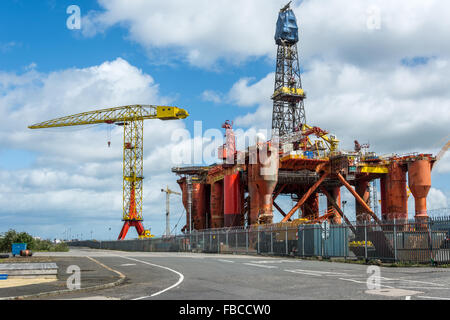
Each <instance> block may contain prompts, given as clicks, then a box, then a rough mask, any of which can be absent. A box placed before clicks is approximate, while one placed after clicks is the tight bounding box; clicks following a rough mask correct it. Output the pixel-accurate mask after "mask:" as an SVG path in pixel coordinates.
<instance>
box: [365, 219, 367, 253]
mask: <svg viewBox="0 0 450 320" xmlns="http://www.w3.org/2000/svg"><path fill="white" fill-rule="evenodd" d="M364 258H365V259H366V261H367V220H364Z"/></svg>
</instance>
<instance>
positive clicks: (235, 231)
mask: <svg viewBox="0 0 450 320" xmlns="http://www.w3.org/2000/svg"><path fill="white" fill-rule="evenodd" d="M234 233H235V234H236V252H237V248H238V233H237V229H236V230H234Z"/></svg>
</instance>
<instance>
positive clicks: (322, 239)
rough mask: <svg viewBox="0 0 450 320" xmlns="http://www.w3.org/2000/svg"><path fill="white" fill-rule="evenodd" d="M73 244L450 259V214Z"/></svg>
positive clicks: (416, 260)
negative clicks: (375, 221) (410, 219)
mask: <svg viewBox="0 0 450 320" xmlns="http://www.w3.org/2000/svg"><path fill="white" fill-rule="evenodd" d="M69 244H70V245H71V246H85V247H90V248H96V249H109V250H122V251H147V252H204V253H232V254H253V255H256V254H259V255H273V256H299V257H323V258H332V257H340V258H344V259H366V260H374V259H379V260H381V261H383V262H414V263H430V262H431V263H433V264H448V263H450V217H437V218H433V219H429V220H428V221H427V222H422V223H417V222H414V221H403V222H398V221H395V220H394V221H392V222H389V223H384V224H381V225H379V224H375V223H374V222H370V223H369V222H366V223H356V222H355V223H352V224H351V225H346V224H339V225H338V224H330V223H328V222H324V223H322V224H300V225H297V226H292V225H282V224H277V225H260V226H251V227H248V228H227V229H211V230H204V231H194V232H192V233H191V234H184V235H180V236H173V237H163V238H153V239H144V240H122V241H78V242H70V243H69Z"/></svg>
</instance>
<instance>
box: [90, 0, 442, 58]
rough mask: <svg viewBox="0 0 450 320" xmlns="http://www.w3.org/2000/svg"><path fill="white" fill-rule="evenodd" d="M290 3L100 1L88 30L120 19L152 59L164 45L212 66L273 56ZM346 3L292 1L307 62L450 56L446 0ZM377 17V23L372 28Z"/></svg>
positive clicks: (103, 28) (178, 55) (105, 27)
mask: <svg viewBox="0 0 450 320" xmlns="http://www.w3.org/2000/svg"><path fill="white" fill-rule="evenodd" d="M285 3H286V1H284V0H276V1H273V0H247V1H244V2H242V1H228V0H217V1H213V2H211V1H207V0H194V1H180V0H168V1H164V2H156V1H126V0H99V4H100V6H101V7H102V8H103V10H102V11H91V12H89V13H88V14H87V15H86V16H85V17H84V18H83V20H84V21H83V30H82V31H83V32H84V34H85V35H86V36H93V35H95V34H97V33H99V32H107V30H108V28H110V27H112V26H115V25H120V26H122V27H124V28H126V29H127V30H128V32H129V39H131V40H132V41H135V42H137V43H139V44H141V45H142V46H144V47H145V48H147V49H148V50H149V54H150V56H151V57H152V58H153V59H156V58H157V57H158V56H160V55H157V54H155V52H158V50H171V49H174V50H172V51H171V53H172V54H174V53H176V54H175V55H176V58H175V59H181V60H185V61H188V62H189V63H191V64H193V65H196V66H200V67H211V65H213V64H215V63H216V62H217V61H221V60H224V61H227V62H231V63H239V62H242V61H245V60H247V59H250V58H252V57H261V56H266V57H271V58H273V55H274V48H273V46H274V40H273V35H274V32H275V22H276V19H277V13H278V10H279V9H280V8H281V7H282V6H283V5H285ZM343 5H344V4H343V2H342V1H341V0H322V1H313V0H304V1H301V2H300V1H298V2H294V3H293V4H292V6H291V7H292V8H293V9H294V12H295V14H296V16H297V19H298V22H299V27H300V28H299V29H300V39H301V40H300V43H301V52H302V56H303V57H304V58H305V59H306V60H307V61H309V60H310V59H312V58H317V57H321V58H324V59H330V58H332V59H337V60H339V61H345V62H348V61H352V63H357V64H358V65H366V66H368V65H371V64H372V65H378V64H388V63H392V62H395V61H398V60H399V59H403V58H405V57H409V58H413V57H414V55H412V53H414V54H415V55H417V56H424V57H430V56H435V55H437V54H439V55H440V54H442V51H445V52H446V56H447V57H448V54H449V51H450V50H449V49H450V44H449V43H448V41H442V39H446V38H448V37H449V36H450V35H449V30H450V28H449V22H448V16H449V14H450V6H449V5H448V4H447V3H446V2H445V1H439V0H430V1H425V2H424V1H420V0H399V1H394V2H393V1H389V0H373V1H370V2H364V1H356V0H355V1H346V2H345V10H343V8H342V7H343ZM374 15H375V16H374ZM371 21H375V22H377V23H379V26H378V25H377V23H376V24H375V25H374V26H375V27H372V25H373V24H371ZM418 39H420V40H419V41H418ZM387 47H389V50H386V48H387ZM436 48H439V50H436Z"/></svg>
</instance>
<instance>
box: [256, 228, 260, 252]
mask: <svg viewBox="0 0 450 320" xmlns="http://www.w3.org/2000/svg"><path fill="white" fill-rule="evenodd" d="M256 232H257V240H256V242H257V244H258V252H257V254H259V227H258V229H257V230H256Z"/></svg>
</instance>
